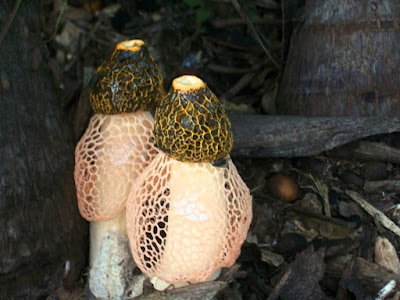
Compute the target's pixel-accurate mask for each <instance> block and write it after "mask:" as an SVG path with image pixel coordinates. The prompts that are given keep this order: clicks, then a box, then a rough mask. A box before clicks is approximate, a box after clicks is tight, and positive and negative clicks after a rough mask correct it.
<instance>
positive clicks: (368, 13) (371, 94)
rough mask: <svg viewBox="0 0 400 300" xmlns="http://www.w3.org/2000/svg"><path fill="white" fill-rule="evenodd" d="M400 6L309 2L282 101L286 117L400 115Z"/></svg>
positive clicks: (354, 0) (389, 0) (392, 2)
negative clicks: (288, 115) (290, 115)
mask: <svg viewBox="0 0 400 300" xmlns="http://www.w3.org/2000/svg"><path fill="white" fill-rule="evenodd" d="M399 11H400V2H399V1H398V0H382V1H359V0H341V1H338V0H308V1H307V2H306V6H305V8H304V12H305V13H304V19H303V22H302V23H301V25H300V26H299V28H298V29H297V30H296V31H295V32H294V33H293V35H292V39H291V46H290V51H289V55H288V59H287V63H286V68H285V71H284V74H283V76H282V80H281V85H280V90H279V93H278V97H277V107H278V111H279V113H281V114H292V115H309V116H348V115H349V116H350V115H352V116H395V115H396V116H398V115H399V114H400V106H399V105H398V103H399V101H400V71H399V70H400V19H399Z"/></svg>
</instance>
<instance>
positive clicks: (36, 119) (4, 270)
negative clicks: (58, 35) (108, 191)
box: [0, 0, 88, 299]
mask: <svg viewBox="0 0 400 300" xmlns="http://www.w3.org/2000/svg"><path fill="white" fill-rule="evenodd" d="M15 2H16V1H11V0H5V1H1V2H0V32H1V31H2V30H4V24H6V23H7V18H9V16H10V14H11V12H12V9H13V7H14V3H15ZM47 62H48V57H47V49H46V47H45V44H44V42H43V41H42V40H41V35H40V1H39V0H33V1H22V3H21V5H20V7H19V9H18V10H17V12H16V14H15V18H14V20H13V21H12V23H11V26H10V27H9V29H8V30H7V31H6V32H5V35H4V38H3V40H2V41H0V104H1V109H0V158H1V164H0V299H3V298H7V299H9V298H11V299H12V298H17V297H21V298H29V299H35V298H38V297H43V296H46V295H48V294H49V293H50V292H51V291H52V290H54V289H55V288H56V287H58V286H60V285H61V284H63V283H66V284H67V283H70V282H72V281H74V280H76V279H77V277H78V275H79V273H80V272H81V270H82V268H83V265H84V264H85V260H86V253H87V252H88V242H87V240H88V233H87V225H86V223H85V222H84V221H83V219H82V218H81V217H80V215H79V212H78V208H77V204H76V196H75V186H74V182H73V175H72V174H73V165H74V156H73V153H74V145H73V143H72V138H71V137H72V134H71V128H70V127H71V126H70V124H68V123H67V122H66V120H65V114H64V112H63V110H62V107H61V105H60V103H59V102H58V99H57V94H56V91H55V89H54V87H53V86H52V77H51V73H50V71H49V67H48V64H47Z"/></svg>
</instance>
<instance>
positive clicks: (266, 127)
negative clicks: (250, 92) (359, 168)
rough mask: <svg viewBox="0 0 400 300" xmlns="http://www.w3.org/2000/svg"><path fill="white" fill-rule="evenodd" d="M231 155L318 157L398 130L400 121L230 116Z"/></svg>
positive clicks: (375, 118)
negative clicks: (328, 151) (231, 134)
mask: <svg viewBox="0 0 400 300" xmlns="http://www.w3.org/2000/svg"><path fill="white" fill-rule="evenodd" d="M229 119H230V121H231V123H232V130H233V140H234V142H233V149H232V156H246V157H298V156H303V157H304V156H312V155H318V154H320V153H322V152H324V151H327V150H331V149H333V148H335V147H338V146H342V145H344V144H347V143H349V142H352V141H356V140H359V139H362V138H365V137H368V136H372V135H377V134H384V133H391V132H396V131H400V119H398V118H380V117H296V116H266V115H235V114H232V115H229Z"/></svg>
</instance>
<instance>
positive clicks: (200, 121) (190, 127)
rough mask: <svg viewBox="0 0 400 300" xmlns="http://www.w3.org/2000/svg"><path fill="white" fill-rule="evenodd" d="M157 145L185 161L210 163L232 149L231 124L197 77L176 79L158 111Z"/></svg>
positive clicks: (177, 158)
mask: <svg viewBox="0 0 400 300" xmlns="http://www.w3.org/2000/svg"><path fill="white" fill-rule="evenodd" d="M154 122H155V125H154V135H155V137H156V143H157V146H158V147H159V148H160V149H161V150H162V151H163V152H164V153H166V154H168V155H169V156H170V157H172V158H173V159H176V160H179V161H183V162H211V161H216V160H218V159H221V158H224V157H225V156H227V155H228V154H229V152H230V151H231V149H232V143H233V139H232V129H231V123H230V122H229V119H228V117H227V115H226V113H225V110H224V108H223V106H222V105H221V103H220V102H219V101H218V98H217V97H216V96H215V95H214V93H213V92H212V91H211V90H210V89H209V88H208V87H207V85H206V84H205V83H204V82H203V81H202V80H201V79H200V78H198V77H196V76H190V75H184V76H181V77H178V78H176V79H174V81H173V82H172V87H171V90H170V92H169V93H168V94H167V95H166V96H165V97H164V99H163V100H162V102H161V103H160V105H159V106H158V107H157V109H156V113H155V117H154Z"/></svg>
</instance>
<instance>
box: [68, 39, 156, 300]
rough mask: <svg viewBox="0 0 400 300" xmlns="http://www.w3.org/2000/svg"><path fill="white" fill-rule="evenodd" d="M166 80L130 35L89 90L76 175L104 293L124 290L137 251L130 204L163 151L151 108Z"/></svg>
mask: <svg viewBox="0 0 400 300" xmlns="http://www.w3.org/2000/svg"><path fill="white" fill-rule="evenodd" d="M162 83H163V80H162V77H161V73H160V71H159V69H158V68H157V66H156V64H155V62H154V60H153V58H152V57H151V56H150V54H149V51H148V49H147V47H146V46H145V44H144V42H143V41H142V40H130V41H124V42H121V43H119V44H118V45H117V46H116V48H115V50H114V52H113V53H112V54H111V56H110V57H109V58H108V59H106V60H105V61H104V62H103V63H102V64H101V65H100V67H99V68H98V69H97V79H96V82H95V84H94V86H93V89H92V90H91V93H90V103H91V106H92V107H93V110H94V111H95V114H94V116H93V117H92V118H91V120H90V123H89V126H88V128H87V130H86V132H85V134H84V135H83V136H82V138H81V140H80V141H79V143H78V145H77V146H76V150H75V171H74V177H75V185H76V190H77V198H78V206H79V211H80V213H81V215H82V217H84V218H85V219H86V220H88V221H90V222H91V223H90V258H89V260H90V276H89V286H90V289H91V291H92V293H93V294H94V295H95V296H97V297H100V298H118V297H120V296H122V294H123V292H124V288H125V287H124V285H125V284H126V283H125V282H124V281H125V278H122V277H123V276H121V272H124V267H125V266H126V264H127V263H128V261H129V258H131V257H132V256H131V254H130V250H129V243H128V240H127V237H126V225H125V215H126V214H125V209H126V207H125V205H126V201H127V199H128V195H129V192H130V190H131V187H132V183H133V182H134V181H135V179H136V178H137V176H138V175H139V174H140V173H141V172H142V171H143V170H144V168H145V167H146V166H147V165H148V164H149V163H150V162H151V160H152V159H153V158H154V157H155V156H156V154H157V152H158V149H157V148H156V147H155V145H154V143H155V141H154V134H153V128H154V120H153V117H152V115H151V113H150V112H149V110H151V109H154V108H155V105H156V102H159V101H160V100H161V97H162V93H163V87H162ZM131 261H132V258H131ZM132 264H133V262H132ZM127 272H129V271H127Z"/></svg>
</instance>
